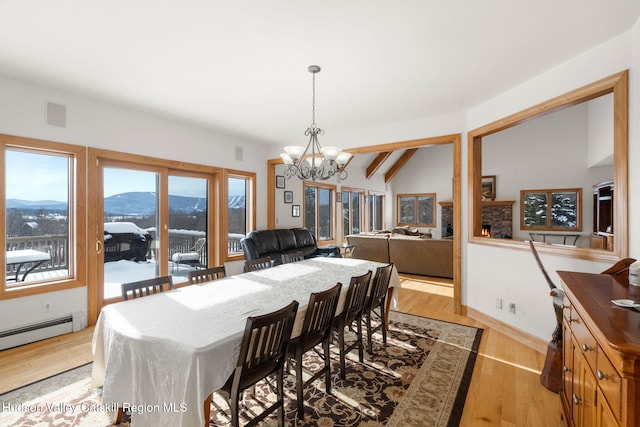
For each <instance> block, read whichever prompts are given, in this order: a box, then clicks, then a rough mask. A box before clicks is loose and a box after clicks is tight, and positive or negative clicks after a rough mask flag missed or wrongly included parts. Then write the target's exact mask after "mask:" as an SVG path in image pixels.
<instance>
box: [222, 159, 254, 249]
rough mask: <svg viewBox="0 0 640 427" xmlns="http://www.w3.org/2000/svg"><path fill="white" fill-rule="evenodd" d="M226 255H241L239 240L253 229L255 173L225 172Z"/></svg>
mask: <svg viewBox="0 0 640 427" xmlns="http://www.w3.org/2000/svg"><path fill="white" fill-rule="evenodd" d="M226 177H227V179H226V185H227V191H226V194H227V200H226V203H227V233H226V240H227V254H228V256H230V257H233V256H238V255H242V246H241V245H240V240H242V238H243V237H245V236H246V235H247V234H248V233H249V232H250V231H251V230H253V229H254V228H255V182H256V180H255V177H256V174H255V173H250V172H241V171H227V173H226Z"/></svg>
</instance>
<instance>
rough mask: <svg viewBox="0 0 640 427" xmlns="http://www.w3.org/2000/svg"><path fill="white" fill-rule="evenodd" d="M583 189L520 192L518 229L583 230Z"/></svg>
mask: <svg viewBox="0 0 640 427" xmlns="http://www.w3.org/2000/svg"><path fill="white" fill-rule="evenodd" d="M581 198H582V189H580V188H569V189H554V190H522V191H520V207H521V208H520V228H521V229H523V230H547V231H554V230H555V231H563V230H573V231H582V224H581V218H580V211H581V210H582V205H581Z"/></svg>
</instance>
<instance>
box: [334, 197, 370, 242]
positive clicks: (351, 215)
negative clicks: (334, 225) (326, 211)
mask: <svg viewBox="0 0 640 427" xmlns="http://www.w3.org/2000/svg"><path fill="white" fill-rule="evenodd" d="M341 190H342V201H341V202H340V208H339V210H340V213H341V215H340V217H341V219H342V237H343V238H344V237H346V236H348V235H349V234H353V199H352V197H353V194H354V193H356V194H358V196H359V204H360V206H358V208H359V210H358V213H359V217H360V218H358V219H359V221H360V233H362V232H363V231H364V228H365V227H364V212H363V211H364V206H365V202H364V200H365V198H366V196H365V191H364V190H363V189H361V188H352V187H342V189H341ZM345 193H349V198H348V199H349V204H348V206H349V207H348V208H347V210H348V215H349V229H348V230H345V228H344V219H345V218H344V203H345V198H344V194H345Z"/></svg>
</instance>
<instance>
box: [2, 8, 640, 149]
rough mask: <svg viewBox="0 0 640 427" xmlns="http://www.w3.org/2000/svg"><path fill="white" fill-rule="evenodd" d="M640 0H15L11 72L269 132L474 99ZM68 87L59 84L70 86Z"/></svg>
mask: <svg viewBox="0 0 640 427" xmlns="http://www.w3.org/2000/svg"><path fill="white" fill-rule="evenodd" d="M639 16H640V1H637V0H586V1H585V0H565V1H561V2H558V1H557V0H538V1H536V2H529V4H528V5H527V6H523V3H522V2H514V1H512V0H483V1H464V0H448V1H436V0H404V1H402V2H390V1H381V0H351V1H336V0H325V1H321V2H309V1H304V0H298V1H292V0H289V1H287V0H274V1H266V0H262V1H258V0H255V1H228V0H226V1H220V0H184V1H180V2H178V1H168V0H135V1H131V0H111V1H103V2H97V1H87V0H57V1H55V2H54V1H50V0H0V75H5V76H8V77H12V78H18V79H20V80H24V81H28V82H33V83H37V84H42V85H46V86H52V87H55V88H60V89H62V90H65V91H71V92H73V93H78V94H82V95H87V96H90V97H92V98H95V99H98V100H103V101H107V102H112V103H115V104H119V105H124V106H127V107H133V108H137V109H141V110H144V111H150V112H152V113H156V114H162V115H165V116H167V117H171V118H175V119H179V120H184V121H187V122H189V123H193V124H197V125H201V126H205V127H211V128H215V129H219V130H221V131H223V132H227V133H231V134H237V135H240V136H242V137H245V138H251V139H254V140H256V141H258V142H263V143H267V144H278V145H283V144H288V143H298V144H300V143H302V142H303V141H302V139H303V138H304V137H303V136H302V134H303V133H304V130H305V129H306V127H307V126H308V125H309V124H310V123H311V74H309V73H308V72H307V66H308V65H311V64H318V65H320V66H321V67H322V72H321V73H320V74H318V75H317V99H316V103H317V108H316V123H317V124H318V126H320V127H321V128H323V129H325V130H326V131H327V133H329V132H338V131H345V130H350V129H359V128H366V127H371V126H378V125H381V124H385V123H392V122H398V121H404V120H412V119H417V118H423V117H428V116H432V115H439V114H446V113H452V112H457V111H464V110H467V109H468V108H470V107H472V106H474V105H477V104H478V103H481V102H483V101H485V100H487V99H489V98H491V97H492V96H495V95H496V94H498V93H500V92H502V91H504V90H507V89H509V88H510V87H513V86H515V85H517V84H519V83H521V82H523V81H525V80H527V79H529V78H531V77H533V76H535V75H537V74H539V73H541V72H543V71H545V70H547V69H549V68H551V67H553V66H555V65H557V64H559V63H561V62H562V61H565V60H567V59H569V58H571V57H573V56H575V55H577V54H579V53H581V52H584V51H586V50H588V49H590V48H592V47H593V46H595V45H597V44H599V43H602V42H604V41H606V40H608V39H610V38H611V37H614V36H616V35H618V34H620V33H622V32H624V31H626V30H628V29H629V28H631V26H632V25H633V24H634V23H635V22H636V21H637V19H638V17H639ZM54 101H55V100H54Z"/></svg>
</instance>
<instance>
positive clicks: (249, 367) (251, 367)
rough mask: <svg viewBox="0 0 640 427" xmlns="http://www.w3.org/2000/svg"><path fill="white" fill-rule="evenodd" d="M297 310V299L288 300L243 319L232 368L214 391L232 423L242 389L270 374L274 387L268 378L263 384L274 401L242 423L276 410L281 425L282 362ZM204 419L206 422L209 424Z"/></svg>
mask: <svg viewBox="0 0 640 427" xmlns="http://www.w3.org/2000/svg"><path fill="white" fill-rule="evenodd" d="M297 310H298V302H297V301H292V302H291V304H289V305H288V306H286V307H284V308H282V309H280V310H277V311H275V312H273V313H269V314H264V315H262V316H254V317H249V318H248V319H247V323H246V326H245V329H244V336H243V338H242V344H241V347H240V355H239V356H238V362H237V365H236V368H235V370H234V372H233V374H231V376H230V377H229V379H228V380H227V382H226V383H225V384H224V386H223V387H222V389H220V390H218V393H219V394H220V395H222V396H223V397H224V398H225V399H226V400H227V402H228V403H229V408H230V409H231V425H232V426H234V427H238V426H239V425H240V423H239V410H240V408H239V403H240V401H241V400H242V392H243V391H244V390H246V389H248V388H249V387H252V386H254V385H255V384H256V383H257V382H258V381H260V380H262V379H268V377H270V376H271V375H273V374H275V375H276V385H275V387H274V386H273V385H272V384H271V383H270V382H269V381H267V384H268V385H269V387H271V388H272V390H273V389H275V390H273V391H275V394H276V401H275V402H274V403H273V404H272V405H271V406H269V407H265V409H264V411H263V412H262V413H260V414H258V415H257V416H256V417H255V418H253V419H252V420H251V421H249V422H248V423H247V424H246V425H247V426H251V425H256V424H258V423H259V422H260V421H262V420H263V419H264V418H265V417H266V416H267V415H269V414H271V413H272V412H273V411H275V410H277V411H278V426H279V427H283V426H284V385H283V376H284V362H285V359H286V349H287V343H288V342H289V338H290V337H291V330H292V329H293V323H294V321H295V318H296V313H297ZM266 403H267V402H265V405H264V406H266ZM264 406H263V407H264ZM208 421H209V420H207V425H209V422H208Z"/></svg>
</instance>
